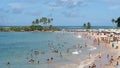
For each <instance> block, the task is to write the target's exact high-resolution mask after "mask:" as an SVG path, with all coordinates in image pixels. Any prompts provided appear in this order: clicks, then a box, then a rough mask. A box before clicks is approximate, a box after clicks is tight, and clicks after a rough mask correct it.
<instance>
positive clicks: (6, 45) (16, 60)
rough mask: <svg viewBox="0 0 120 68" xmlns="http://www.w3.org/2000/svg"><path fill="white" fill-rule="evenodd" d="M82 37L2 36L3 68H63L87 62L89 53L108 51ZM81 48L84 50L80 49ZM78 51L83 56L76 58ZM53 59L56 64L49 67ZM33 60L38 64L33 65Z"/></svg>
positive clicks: (65, 34)
mask: <svg viewBox="0 0 120 68" xmlns="http://www.w3.org/2000/svg"><path fill="white" fill-rule="evenodd" d="M81 36H82V35H81V33H68V32H0V68H59V67H61V66H64V65H65V64H70V63H74V62H83V61H84V60H85V59H87V58H88V56H89V53H91V54H96V53H98V52H99V51H105V48H103V47H102V48H101V47H100V46H97V47H94V46H93V44H92V41H90V40H87V39H84V38H82V37H81ZM85 43H87V45H88V47H87V48H85ZM78 45H79V46H82V48H81V49H78V47H77V46H78ZM68 49H70V53H69V55H68V54H67V50H68ZM75 49H77V52H79V54H77V55H76V54H74V53H75V52H76V50H75ZM60 53H61V54H60ZM61 55H62V56H61ZM51 58H53V59H54V62H52V63H49V62H48V59H49V60H50V59H51ZM31 59H33V60H34V63H32V62H29V61H30V60H31ZM38 61H39V62H38ZM8 62H9V63H10V64H8Z"/></svg>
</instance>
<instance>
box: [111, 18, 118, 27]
mask: <svg viewBox="0 0 120 68" xmlns="http://www.w3.org/2000/svg"><path fill="white" fill-rule="evenodd" d="M112 22H114V23H116V24H117V27H120V17H118V18H117V20H115V19H112Z"/></svg>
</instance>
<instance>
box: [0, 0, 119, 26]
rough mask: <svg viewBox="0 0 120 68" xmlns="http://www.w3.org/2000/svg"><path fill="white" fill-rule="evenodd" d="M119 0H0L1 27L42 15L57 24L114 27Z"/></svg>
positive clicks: (30, 21)
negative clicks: (88, 24) (113, 21)
mask: <svg viewBox="0 0 120 68" xmlns="http://www.w3.org/2000/svg"><path fill="white" fill-rule="evenodd" d="M119 16H120V0H1V1H0V26H27V25H31V23H32V21H34V20H35V19H40V18H41V17H48V18H53V21H52V22H51V24H52V25H55V26H82V25H83V24H84V23H88V22H90V23H91V25H92V26H115V24H113V23H112V22H111V20H112V19H113V18H114V19H117V18H118V17H119Z"/></svg>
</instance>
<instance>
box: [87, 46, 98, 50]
mask: <svg viewBox="0 0 120 68" xmlns="http://www.w3.org/2000/svg"><path fill="white" fill-rule="evenodd" d="M96 49H97V48H96V47H94V46H89V47H88V50H90V51H93V50H96Z"/></svg>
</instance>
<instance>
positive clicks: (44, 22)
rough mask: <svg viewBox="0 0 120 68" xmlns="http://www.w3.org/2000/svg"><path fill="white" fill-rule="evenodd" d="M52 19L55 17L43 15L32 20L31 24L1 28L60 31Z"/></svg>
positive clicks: (9, 29) (5, 29)
mask: <svg viewBox="0 0 120 68" xmlns="http://www.w3.org/2000/svg"><path fill="white" fill-rule="evenodd" d="M52 21H53V18H47V17H42V18H40V19H35V20H34V21H32V23H31V26H20V27H15V26H13V27H9V28H0V31H6V32H8V31H59V30H60V29H59V28H58V27H55V26H53V25H50V23H51V22H52ZM48 24H49V25H48Z"/></svg>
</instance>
